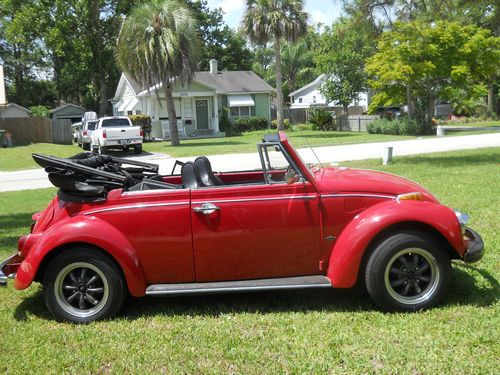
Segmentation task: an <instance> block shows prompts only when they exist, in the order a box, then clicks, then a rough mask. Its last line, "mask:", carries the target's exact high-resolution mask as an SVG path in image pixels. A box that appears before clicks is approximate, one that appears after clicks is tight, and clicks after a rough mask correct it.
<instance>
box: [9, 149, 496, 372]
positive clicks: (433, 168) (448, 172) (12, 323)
mask: <svg viewBox="0 0 500 375" xmlns="http://www.w3.org/2000/svg"><path fill="white" fill-rule="evenodd" d="M499 160H500V148H496V149H485V150H479V151H464V152H453V153H441V154H431V155H426V156H415V157H405V158H397V159H396V161H395V163H394V164H393V165H390V166H386V167H382V166H380V165H379V162H376V161H361V162H356V163H349V164H348V165H350V166H356V167H364V168H367V167H368V168H376V169H380V170H384V171H387V172H390V173H396V174H400V175H403V176H405V177H408V178H411V179H414V180H415V181H417V182H419V183H421V184H423V185H425V186H426V187H428V188H429V189H430V190H431V191H433V192H434V193H435V194H436V195H437V196H438V197H439V198H440V199H441V201H442V202H443V203H445V204H448V205H450V206H452V207H456V208H459V209H462V210H463V211H464V212H468V213H470V214H471V225H472V227H474V228H475V229H476V230H477V231H478V232H479V233H481V234H482V235H483V238H484V240H485V243H486V248H487V253H486V255H485V257H484V258H483V260H482V261H481V262H480V263H477V264H474V265H464V264H463V263H461V262H454V268H453V274H452V285H451V290H450V293H449V296H448V298H447V300H446V303H445V304H444V305H443V306H440V307H438V308H435V309H432V310H430V311H425V312H420V313H414V314H387V313H382V312H379V311H378V310H377V309H376V308H375V307H374V306H373V305H372V303H370V302H369V301H368V300H367V298H366V297H365V296H364V295H362V294H359V293H355V292H354V291H350V290H346V291H343V290H318V291H289V292H268V293H251V294H235V295H214V296H204V297H176V298H144V299H139V300H130V301H128V302H127V304H126V305H125V308H124V311H123V313H122V314H121V315H120V316H119V317H118V318H117V319H115V320H113V321H108V322H98V323H92V324H89V325H84V326H75V325H71V324H60V323H56V322H54V321H53V320H52V318H51V316H50V315H49V313H48V312H47V311H46V309H45V305H44V302H43V298H42V294H41V288H40V286H39V285H38V284H36V285H33V286H31V287H30V288H29V289H28V290H25V291H22V292H18V291H15V290H13V289H12V287H9V288H3V289H0V301H1V303H0V336H1V337H2V339H3V340H4V342H3V344H2V345H1V346H0V373H21V374H24V373H33V372H36V373H63V372H64V373H78V374H82V373H108V372H114V373H124V372H125V373H171V374H177V373H197V374H198V373H203V374H205V373H206V374H221V373H231V374H233V373H241V374H275V373H293V374H296V373H308V374H309V373H316V374H320V373H321V374H323V373H335V374H353V373H380V374H386V373H403V374H449V373H451V374H473V373H477V374H496V373H498V368H499V358H500V346H499V344H498V337H500V332H499V331H500V304H499V302H498V297H499V295H500V287H499V284H498V278H499V276H500V224H499V221H498V210H499V208H500V195H499V194H498V187H499V186H500V165H499ZM53 194H54V189H43V190H35V191H27V192H10V193H0V202H1V205H0V207H1V211H0V257H2V258H3V257H5V256H7V255H8V254H10V253H12V252H13V251H15V248H16V241H17V237H18V236H19V235H21V234H23V233H25V232H26V231H27V230H28V227H29V223H30V217H31V214H32V213H33V212H34V211H35V210H39V209H42V208H43V207H44V206H45V205H46V204H47V203H48V201H49V199H50V197H51V196H52V195H53Z"/></svg>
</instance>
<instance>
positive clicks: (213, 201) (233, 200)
mask: <svg viewBox="0 0 500 375" xmlns="http://www.w3.org/2000/svg"><path fill="white" fill-rule="evenodd" d="M290 199H305V200H310V199H316V196H312V195H301V196H293V195H292V196H288V197H273V198H244V199H224V200H222V199H220V200H212V199H210V198H207V199H206V200H203V201H193V202H191V204H203V203H206V202H210V203H237V202H256V201H278V200H290Z"/></svg>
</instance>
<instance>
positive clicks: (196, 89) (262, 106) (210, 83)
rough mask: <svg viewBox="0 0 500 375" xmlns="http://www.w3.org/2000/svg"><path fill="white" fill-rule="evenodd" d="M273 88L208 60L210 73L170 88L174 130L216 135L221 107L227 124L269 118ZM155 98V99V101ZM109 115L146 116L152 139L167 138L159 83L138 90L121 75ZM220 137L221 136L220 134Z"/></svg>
mask: <svg viewBox="0 0 500 375" xmlns="http://www.w3.org/2000/svg"><path fill="white" fill-rule="evenodd" d="M273 91H274V89H273V88H272V87H271V86H269V85H268V84H267V83H266V82H265V81H264V80H263V79H261V78H260V77H259V76H258V75H256V74H255V73H254V72H251V71H219V70H218V68H217V61H215V60H211V61H210V71H205V72H195V74H194V79H193V81H192V82H191V83H190V84H189V85H188V86H181V85H180V83H178V82H177V83H176V84H175V85H174V89H173V97H174V104H175V113H176V115H177V128H178V129H179V134H180V136H182V137H191V136H193V137H194V136H207V135H209V136H217V135H219V134H221V132H220V130H219V119H220V117H221V115H222V111H223V108H227V109H228V117H229V120H230V121H233V120H234V119H236V118H238V117H248V116H263V117H265V118H266V119H267V120H268V121H270V119H271V112H270V100H271V93H272V92H273ZM158 98H159V100H158ZM112 102H113V114H114V115H115V116H117V115H133V114H134V115H135V114H147V115H149V116H150V117H151V120H152V125H153V130H152V132H151V136H152V137H158V138H168V137H170V133H169V120H168V111H167V105H166V100H165V95H164V93H163V90H161V84H159V85H156V86H154V87H150V88H144V87H141V85H139V84H138V83H137V82H135V81H134V80H133V79H132V78H131V77H130V76H129V75H127V74H126V73H122V76H121V78H120V81H119V83H118V87H117V89H116V93H115V96H114V99H113V101H112ZM221 135H223V134H221Z"/></svg>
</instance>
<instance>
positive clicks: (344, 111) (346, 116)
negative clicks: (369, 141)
mask: <svg viewBox="0 0 500 375" xmlns="http://www.w3.org/2000/svg"><path fill="white" fill-rule="evenodd" d="M348 124H349V104H347V105H345V104H344V105H343V106H342V117H341V118H340V125H339V131H342V125H344V129H345V130H349V129H347V127H348Z"/></svg>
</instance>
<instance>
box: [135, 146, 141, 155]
mask: <svg viewBox="0 0 500 375" xmlns="http://www.w3.org/2000/svg"><path fill="white" fill-rule="evenodd" d="M134 152H135V153H136V154H137V155H138V154H142V145H139V146H134Z"/></svg>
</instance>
